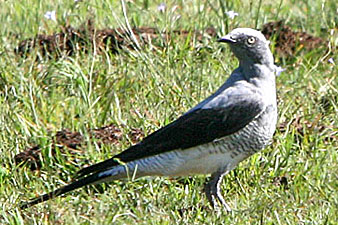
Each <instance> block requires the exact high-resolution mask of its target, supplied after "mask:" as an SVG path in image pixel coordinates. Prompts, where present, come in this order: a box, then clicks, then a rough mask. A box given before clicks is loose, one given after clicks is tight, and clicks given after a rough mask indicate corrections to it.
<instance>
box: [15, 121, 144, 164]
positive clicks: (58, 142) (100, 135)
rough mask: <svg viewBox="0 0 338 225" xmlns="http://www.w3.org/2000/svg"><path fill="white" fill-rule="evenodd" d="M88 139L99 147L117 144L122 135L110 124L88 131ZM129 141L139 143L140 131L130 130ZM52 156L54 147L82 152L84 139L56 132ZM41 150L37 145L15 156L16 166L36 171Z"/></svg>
mask: <svg viewBox="0 0 338 225" xmlns="http://www.w3.org/2000/svg"><path fill="white" fill-rule="evenodd" d="M88 133H89V137H90V139H93V140H94V139H95V140H96V144H98V145H99V146H101V145H103V144H104V145H107V144H114V145H116V144H119V142H120V141H121V140H122V137H123V133H122V131H121V129H120V128H119V127H117V126H116V125H114V124H110V125H107V126H104V127H101V128H97V129H91V130H88ZM128 137H129V139H130V140H131V141H132V142H133V143H137V142H139V141H140V140H141V139H142V138H143V137H144V133H143V131H142V130H140V129H137V128H132V129H131V132H130V133H129V134H128ZM52 140H53V144H52V152H51V153H52V155H53V156H54V155H55V153H56V147H58V148H59V149H60V151H61V152H66V151H67V152H70V153H74V152H76V151H83V149H84V148H86V142H85V140H84V137H83V135H82V134H81V133H79V132H76V131H75V132H72V131H70V130H68V129H64V130H61V131H58V132H57V133H56V134H55V136H54V137H52ZM41 151H42V149H41V146H39V145H34V146H33V147H28V148H26V149H25V150H24V151H23V152H21V153H19V154H17V155H16V156H15V157H14V160H15V163H16V164H22V165H23V164H26V165H27V166H28V167H29V168H30V169H31V170H38V169H40V168H41V166H42V162H41V160H42V159H43V155H42V152H41Z"/></svg>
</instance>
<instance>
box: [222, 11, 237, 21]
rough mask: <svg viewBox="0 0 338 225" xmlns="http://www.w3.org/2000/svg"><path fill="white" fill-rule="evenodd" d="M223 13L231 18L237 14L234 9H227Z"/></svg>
mask: <svg viewBox="0 0 338 225" xmlns="http://www.w3.org/2000/svg"><path fill="white" fill-rule="evenodd" d="M225 14H226V15H227V16H228V17H229V18H230V19H231V20H232V19H234V18H235V17H236V16H238V13H236V12H235V11H232V10H231V11H228V12H225Z"/></svg>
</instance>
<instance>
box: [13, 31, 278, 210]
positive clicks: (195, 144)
mask: <svg viewBox="0 0 338 225" xmlns="http://www.w3.org/2000/svg"><path fill="white" fill-rule="evenodd" d="M217 41H218V42H220V43H227V44H228V45H229V46H230V49H231V51H232V52H233V54H234V56H235V57H236V58H237V59H238V61H239V66H238V67H237V68H236V69H235V70H234V71H233V72H232V73H231V75H230V76H229V77H228V79H227V80H226V81H225V83H224V84H223V85H222V86H221V87H220V88H219V89H218V90H216V91H215V92H214V93H213V94H211V95H210V96H209V97H207V98H206V99H205V100H203V101H201V102H200V103H199V104H197V105H196V106H195V107H193V108H192V109H190V110H188V111H187V112H186V113H184V114H183V115H181V116H180V117H179V118H178V119H176V120H175V121H173V122H171V123H169V124H168V125H166V126H164V127H162V128H160V129H158V130H157V131H155V132H153V133H151V134H150V135H148V136H147V137H145V138H144V139H143V140H142V141H140V142H139V143H137V144H135V145H132V146H130V147H129V148H127V149H126V150H124V151H122V152H121V153H119V154H117V155H115V156H113V157H112V158H110V159H107V160H105V161H102V162H99V163H97V164H94V165H91V166H88V167H84V168H83V169H80V170H79V171H78V172H77V174H76V177H75V179H74V180H73V181H72V182H71V183H69V184H68V185H65V186H62V187H60V188H58V189H56V190H54V191H51V192H49V193H46V194H43V195H41V196H38V197H36V198H34V199H31V200H29V201H26V202H24V203H23V204H21V206H20V208H21V209H25V208H28V207H31V206H33V205H36V204H38V203H41V202H44V201H47V200H49V199H52V198H55V197H57V196H60V195H64V194H65V193H68V192H70V191H73V190H75V189H78V188H81V187H83V186H86V185H90V184H97V183H102V182H110V181H113V180H123V179H128V178H129V176H130V175H133V177H134V178H139V177H145V176H164V177H177V176H190V175H197V174H205V175H209V174H210V175H211V176H210V179H209V181H208V182H206V184H205V187H204V192H205V194H206V197H207V200H208V201H209V202H210V204H211V206H212V207H214V208H215V207H217V208H218V206H221V207H222V206H223V207H224V208H225V209H226V211H231V208H230V206H229V205H228V204H227V203H226V201H225V200H224V198H223V196H222V193H221V183H222V180H223V177H224V176H225V175H226V174H227V173H229V172H230V171H231V170H233V169H234V168H235V167H236V166H237V165H238V164H239V163H240V162H242V161H243V160H245V159H246V158H248V157H249V156H251V155H253V154H255V153H256V152H258V151H260V150H262V149H264V148H266V147H267V146H268V145H269V144H270V143H271V142H272V137H273V135H274V132H275V129H276V123H277V100H276V76H277V75H278V70H279V69H278V68H279V67H277V66H276V65H275V63H274V57H273V55H272V53H271V50H270V47H269V41H268V40H267V39H266V38H265V37H264V35H263V34H262V33H261V32H260V31H258V30H255V29H251V28H235V29H234V30H232V31H231V32H230V33H228V34H227V35H225V36H222V37H220V38H219V39H218V40H217Z"/></svg>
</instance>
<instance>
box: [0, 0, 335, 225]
mask: <svg viewBox="0 0 338 225" xmlns="http://www.w3.org/2000/svg"><path fill="white" fill-rule="evenodd" d="M111 2H114V1H105V0H96V1H83V2H80V3H77V4H75V3H74V2H73V1H56V2H55V3H49V1H33V0H21V1H5V2H3V3H2V4H1V9H0V23H1V29H0V35H1V36H0V37H1V38H0V124H1V126H0V155H1V164H0V165H1V167H0V202H1V210H0V223H1V224H112V223H114V224H135V223H139V224H337V221H338V181H337V180H338V151H337V147H338V146H337V135H338V134H337V132H338V129H337V123H338V113H337V112H338V103H337V101H338V97H337V96H338V90H337V87H338V77H337V74H338V69H337V63H338V58H337V47H336V46H337V43H338V38H337V24H338V20H337V15H336V13H337V12H336V5H335V4H334V1H316V0H310V1H287V0H285V1H280V2H276V3H268V1H261V4H260V1H238V0H234V1H231V2H228V3H227V4H225V3H224V4H221V1H201V0H199V1H170V2H168V3H167V6H168V10H167V11H166V13H159V12H158V11H157V5H158V4H160V2H159V1H157V2H156V3H154V2H152V1H147V0H144V1H128V2H127V3H126V5H125V6H126V9H127V15H128V21H129V23H130V25H131V26H153V27H157V28H159V29H161V30H169V31H170V30H173V29H179V28H184V29H190V30H193V29H203V28H205V27H207V26H214V27H215V28H216V29H217V31H218V33H219V34H220V35H221V34H225V33H226V32H227V31H230V30H231V29H233V28H234V27H238V26H239V27H255V26H257V27H258V28H259V27H261V25H262V24H264V23H266V22H270V21H274V20H279V19H284V20H286V22H287V24H288V25H290V26H291V27H292V28H293V29H296V30H304V31H307V32H309V33H311V34H313V35H316V36H321V37H324V38H326V39H328V40H329V41H330V44H331V46H332V48H331V52H329V55H330V56H329V57H333V58H334V59H335V60H336V65H333V64H330V63H328V62H327V60H328V57H326V52H324V51H320V50H314V51H312V52H302V53H300V54H298V55H296V56H295V58H294V59H292V60H281V61H279V63H280V64H281V66H282V67H284V68H286V69H287V71H286V72H284V73H283V74H282V75H281V76H280V77H278V78H277V88H278V99H279V101H278V102H279V123H280V124H281V123H285V124H286V128H285V131H282V130H277V131H276V134H275V136H274V141H273V144H272V145H271V146H270V147H268V148H267V149H265V150H263V151H262V152H260V153H258V154H256V155H254V156H252V157H251V158H250V159H248V160H246V161H244V162H243V163H241V164H240V165H239V166H238V168H236V169H235V170H234V171H232V172H231V173H230V174H229V175H228V176H226V177H225V179H224V182H223V185H222V188H223V192H224V196H225V200H226V201H227V202H228V204H229V205H230V206H231V207H232V208H233V212H232V213H229V214H228V213H226V212H225V210H219V211H216V212H214V211H213V210H212V209H211V208H210V206H209V204H208V202H207V199H206V197H205V195H204V194H203V193H202V192H203V184H204V181H205V177H204V176H195V177H189V178H177V179H169V178H142V179H138V180H136V181H133V182H131V181H129V182H120V181H116V182H113V183H111V184H105V185H103V188H104V190H105V192H101V191H100V188H98V187H86V188H83V189H81V190H79V191H74V192H72V193H70V194H68V195H67V196H65V197H64V198H56V199H54V200H51V201H49V202H46V203H43V204H40V205H37V206H35V207H32V208H29V209H26V210H20V209H19V208H18V207H17V205H18V204H19V203H20V202H22V201H25V200H28V199H30V198H32V197H35V196H37V195H38V194H42V193H45V192H47V191H50V190H52V189H53V188H55V187H59V186H61V185H63V184H65V183H67V182H69V181H71V179H72V176H73V175H74V173H75V171H76V170H78V169H79V168H81V167H83V166H86V165H87V164H88V163H95V162H99V161H101V160H104V159H107V158H109V157H111V156H113V155H114V154H116V153H118V152H120V151H122V150H123V149H125V148H126V147H128V146H129V145H130V144H131V142H130V141H128V139H125V140H124V141H123V143H121V144H120V145H115V146H114V145H106V146H103V147H101V148H99V147H98V146H97V145H96V144H95V143H91V142H90V143H89V144H88V148H86V149H85V151H84V153H78V154H76V155H71V154H66V153H60V152H59V154H58V155H57V157H56V158H55V157H49V155H50V150H51V145H52V140H51V138H50V137H51V136H53V135H54V134H55V133H56V132H57V131H59V130H61V129H63V128H69V129H71V130H76V131H80V132H82V133H83V134H84V135H85V137H86V139H87V140H89V138H88V134H87V132H86V130H87V128H96V127H100V126H103V125H106V124H109V123H112V122H113V123H116V124H118V125H121V126H122V125H124V126H123V132H124V133H126V134H127V133H128V132H129V131H130V129H131V128H133V127H138V128H140V129H142V130H143V131H144V132H145V133H146V134H149V133H151V132H153V131H155V130H156V129H158V128H160V127H161V126H164V125H165V124H168V123H169V122H171V121H173V120H174V119H175V118H177V117H178V116H180V115H181V114H182V113H184V112H185V111H187V110H188V109H189V108H191V107H193V106H194V105H195V104H196V103H198V102H199V101H201V100H202V99H204V98H205V97H207V96H208V95H209V94H211V93H212V92H213V91H215V90H216V89H217V88H218V87H219V86H220V85H221V84H222V83H223V82H224V81H225V80H226V79H227V77H228V75H229V74H230V73H231V71H232V70H233V69H234V68H236V66H237V61H236V59H235V58H234V57H232V55H231V53H230V51H229V49H228V47H227V46H223V45H220V44H219V43H215V42H214V40H208V39H207V40H206V41H204V42H203V43H202V44H199V45H202V47H203V48H202V51H200V52H197V50H196V46H197V42H195V44H194V45H193V46H191V45H186V44H185V43H184V42H182V41H181V42H178V41H179V40H181V39H180V38H178V37H177V39H175V37H174V40H176V41H172V42H171V43H170V44H169V45H168V46H166V47H164V48H163V49H157V50H153V49H151V47H146V48H144V49H142V50H140V51H127V52H125V53H122V54H118V55H111V54H108V53H107V54H105V55H98V54H95V53H93V52H89V53H88V54H85V53H81V52H79V53H77V54H76V55H75V56H72V57H66V58H62V59H60V60H54V59H49V60H47V59H44V60H41V61H37V60H36V54H37V53H32V54H31V55H30V56H29V57H27V58H20V57H19V56H16V55H15V54H14V53H13V51H12V50H13V49H14V47H15V46H16V45H17V44H18V43H19V41H20V40H23V39H25V38H30V37H34V36H35V35H36V34H37V33H44V34H51V33H53V32H56V31H59V28H58V27H59V25H61V24H66V23H67V21H68V22H69V23H70V24H71V25H72V26H74V27H77V26H79V25H80V24H82V23H83V22H84V21H85V20H86V19H87V18H90V17H92V18H94V19H95V22H96V26H97V27H99V28H104V27H111V28H113V27H118V26H121V25H125V23H126V20H125V19H126V18H124V17H123V13H122V8H121V4H120V2H116V3H111ZM269 2H270V1H269ZM174 5H178V8H177V9H176V10H175V11H173V12H172V11H171V9H172V8H173V7H174ZM48 10H49V11H50V10H56V13H57V23H56V22H53V21H48V20H46V19H45V18H44V17H43V15H44V13H45V12H46V11H48ZM228 10H234V11H236V12H238V13H239V14H240V16H239V17H236V18H235V19H234V20H228V19H227V18H226V16H224V15H223V12H224V11H228ZM178 15H180V18H179V19H178V20H177V19H176V18H177V16H178ZM330 31H331V32H332V33H330ZM323 101H325V102H326V107H324V106H323V104H322V102H323ZM298 117H300V120H299V122H298V124H295V123H292V121H293V120H294V119H296V118H298ZM300 131H301V132H302V135H300V134H299V133H300ZM34 143H35V144H39V145H40V146H42V149H43V156H44V161H43V167H42V168H41V170H40V171H38V172H32V171H30V170H29V168H28V167H25V166H23V167H18V166H17V165H15V163H14V156H15V155H16V154H18V153H19V152H21V151H23V150H24V149H25V148H26V147H27V146H30V145H32V144H34ZM75 158H76V161H75ZM281 177H285V178H286V179H287V185H286V186H283V185H277V184H279V182H278V181H276V179H278V178H281Z"/></svg>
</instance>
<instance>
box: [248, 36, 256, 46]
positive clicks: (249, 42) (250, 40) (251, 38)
mask: <svg viewBox="0 0 338 225" xmlns="http://www.w3.org/2000/svg"><path fill="white" fill-rule="evenodd" d="M246 42H247V43H248V44H249V45H253V44H254V43H255V42H256V38H255V37H249V38H248V39H246Z"/></svg>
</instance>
